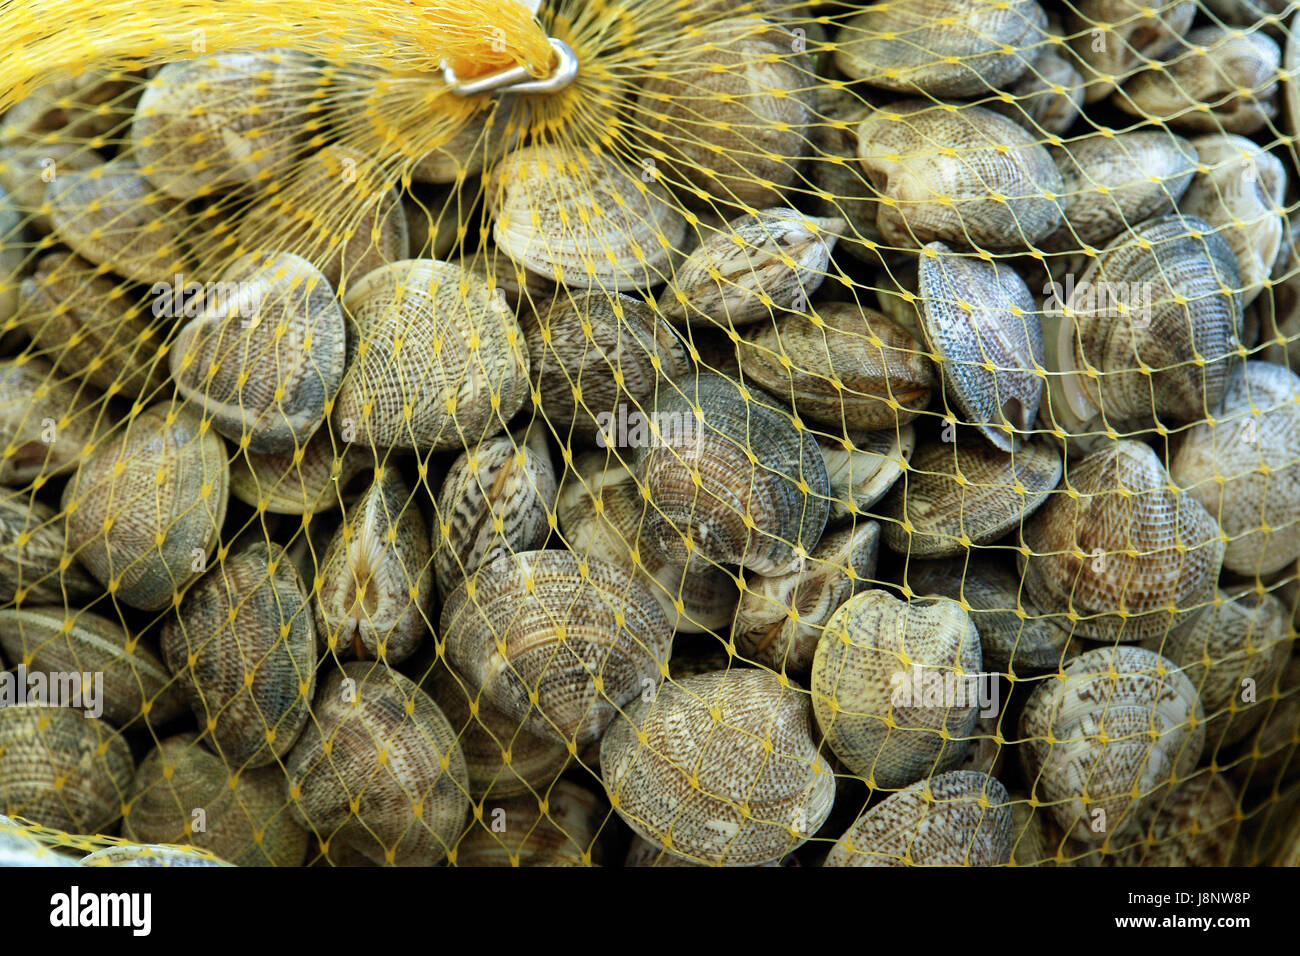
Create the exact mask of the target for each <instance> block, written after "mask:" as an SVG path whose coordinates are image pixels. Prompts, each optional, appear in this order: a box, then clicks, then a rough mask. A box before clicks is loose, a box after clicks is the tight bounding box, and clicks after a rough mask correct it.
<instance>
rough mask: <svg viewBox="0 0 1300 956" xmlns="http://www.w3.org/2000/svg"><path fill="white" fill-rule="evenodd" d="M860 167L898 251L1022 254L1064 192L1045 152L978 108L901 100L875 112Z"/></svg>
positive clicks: (1054, 217) (1041, 234)
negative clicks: (937, 246)
mask: <svg viewBox="0 0 1300 956" xmlns="http://www.w3.org/2000/svg"><path fill="white" fill-rule="evenodd" d="M858 158H859V159H860V160H861V161H862V165H863V167H864V168H865V169H866V172H867V176H868V177H869V178H870V179H871V183H872V185H873V186H874V187H875V188H876V190H877V191H878V192H879V193H880V194H881V196H882V197H883V201H882V203H881V206H880V212H879V215H878V217H877V225H878V227H879V228H880V232H881V233H882V235H884V237H885V239H886V240H888V241H889V242H890V243H892V244H894V245H901V246H903V247H905V248H908V247H910V248H916V247H918V246H923V245H925V244H926V243H928V242H934V241H935V240H940V241H943V242H947V243H952V244H955V245H963V246H975V247H978V248H980V249H987V250H993V251H996V250H1021V249H1025V248H1026V247H1033V246H1035V245H1037V244H1038V243H1039V242H1041V241H1042V240H1043V239H1044V238H1046V237H1047V236H1049V235H1050V234H1051V233H1052V232H1053V231H1054V230H1055V229H1056V228H1057V227H1058V226H1059V225H1060V224H1061V210H1060V207H1059V206H1058V205H1057V197H1058V196H1060V195H1061V193H1062V189H1063V184H1062V181H1061V174H1060V172H1059V171H1058V170H1057V168H1056V164H1055V163H1054V162H1052V156H1051V154H1050V153H1049V152H1048V151H1047V148H1046V147H1045V146H1044V145H1043V144H1042V143H1041V142H1040V141H1039V140H1038V139H1037V138H1036V137H1035V136H1033V135H1032V134H1030V133H1029V132H1028V131H1027V130H1026V129H1025V128H1024V127H1022V126H1020V125H1019V124H1018V123H1016V122H1015V121H1014V120H1010V119H1007V118H1006V117H1005V116H1002V115H1000V114H998V113H995V112H993V111H992V110H989V109H985V108H984V107H982V106H970V105H966V106H961V107H947V108H944V107H942V106H936V105H935V104H934V103H931V102H929V101H927V100H904V101H902V102H899V103H894V104H892V105H890V106H888V107H885V108H882V109H880V110H877V111H875V112H874V113H872V114H871V115H870V116H869V117H868V118H867V119H865V120H864V121H863V122H862V125H861V126H859V127H858Z"/></svg>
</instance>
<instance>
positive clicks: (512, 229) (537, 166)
mask: <svg viewBox="0 0 1300 956" xmlns="http://www.w3.org/2000/svg"><path fill="white" fill-rule="evenodd" d="M485 190H486V195H487V203H488V211H489V213H490V214H491V216H492V220H493V223H492V238H493V240H494V241H495V242H496V245H497V248H498V249H500V250H501V252H503V253H505V254H506V255H507V256H508V257H509V258H510V259H512V260H514V262H515V263H517V264H518V265H521V266H523V267H525V268H526V269H529V270H531V271H533V272H536V273H538V274H539V275H541V276H543V277H544V278H547V279H554V280H555V281H556V282H558V283H560V284H561V285H565V286H568V287H570V288H577V289H581V288H592V289H601V290H603V291H605V292H607V293H608V292H626V291H629V290H631V289H637V288H649V287H651V286H655V285H658V284H659V283H660V282H661V281H663V278H664V277H665V276H666V275H667V270H668V267H669V261H670V257H671V255H672V253H673V250H675V249H681V248H682V246H683V244H684V243H685V241H686V219H685V217H683V216H682V214H681V213H680V212H679V211H678V210H677V208H676V207H675V205H674V204H673V202H672V198H671V196H670V195H669V193H668V190H667V188H666V187H664V186H662V185H660V184H658V183H657V182H654V181H653V179H652V181H651V182H650V183H649V185H647V184H646V183H645V182H643V181H642V178H641V176H640V175H639V171H637V170H635V169H632V168H631V167H628V166H624V165H622V164H621V163H619V162H618V161H617V160H615V159H612V158H610V157H609V156H605V155H602V154H599V153H596V152H594V151H590V150H575V149H573V148H571V147H570V148H567V149H562V148H560V147H559V146H541V145H538V146H527V147H524V148H523V149H520V150H516V151H515V152H513V153H511V154H510V155H509V156H507V157H506V158H505V159H504V160H502V162H501V163H499V164H498V165H497V166H496V167H494V169H493V171H492V173H491V174H490V175H489V177H488V180H487V182H486V184H485Z"/></svg>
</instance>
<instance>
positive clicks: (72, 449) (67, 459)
mask: <svg viewBox="0 0 1300 956" xmlns="http://www.w3.org/2000/svg"><path fill="white" fill-rule="evenodd" d="M96 414H97V409H96V407H95V403H94V399H93V397H92V394H91V393H89V392H88V390H87V389H85V388H83V387H80V386H78V385H76V384H74V383H73V382H70V381H68V380H67V379H66V378H59V377H58V376H56V375H55V374H54V370H53V369H52V368H51V367H50V365H49V363H48V362H46V361H45V360H44V359H39V358H27V357H25V356H19V357H18V358H14V359H5V360H0V448H3V450H4V451H3V455H2V456H0V482H2V483H4V484H6V485H26V484H28V483H30V482H32V481H34V480H35V479H37V478H45V477H51V476H53V475H59V474H62V473H63V472H66V471H71V470H72V469H73V468H75V467H77V463H78V462H79V461H81V460H82V459H83V458H84V457H85V455H86V454H87V452H88V450H89V444H90V437H91V434H92V433H93V431H94V429H95V419H96Z"/></svg>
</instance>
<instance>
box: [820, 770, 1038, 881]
mask: <svg viewBox="0 0 1300 956" xmlns="http://www.w3.org/2000/svg"><path fill="white" fill-rule="evenodd" d="M1009 799H1010V798H1009V797H1008V796H1007V789H1006V787H1004V786H1003V785H1002V783H1001V782H1000V781H999V780H998V779H997V777H990V776H989V775H988V774H985V773H977V772H975V771H971V770H954V771H951V772H949V773H943V774H939V775H938V776H935V777H930V778H928V779H925V780H918V781H917V782H916V783H914V784H912V785H911V786H909V787H908V788H907V789H906V790H901V791H899V792H898V793H894V794H890V795H889V796H888V797H886V798H885V800H884V801H882V802H881V803H878V804H876V805H875V806H874V807H872V808H871V809H870V810H868V811H867V812H866V813H864V814H862V816H860V817H858V819H857V822H856V823H854V824H853V826H851V827H850V828H849V830H848V832H846V833H845V834H844V835H843V836H842V837H840V838H839V840H838V841H836V843H835V846H833V847H831V852H830V853H829V854H828V855H827V857H826V862H825V863H824V864H823V865H824V866H1002V865H1003V864H1005V863H1006V862H1007V861H1008V860H1009V859H1010V858H1011V850H1012V844H1013V842H1014V840H1015V830H1014V827H1013V822H1012V813H1011V808H1010V806H1008V805H1007V804H1008V800H1009Z"/></svg>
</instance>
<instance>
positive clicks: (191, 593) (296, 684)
mask: <svg viewBox="0 0 1300 956" xmlns="http://www.w3.org/2000/svg"><path fill="white" fill-rule="evenodd" d="M160 644H161V646H162V653H163V658H164V659H165V660H166V661H167V666H168V667H169V668H171V671H172V673H173V674H175V675H176V677H177V679H178V681H179V682H180V684H181V686H182V687H183V688H184V690H185V696H186V697H187V698H188V701H189V705H190V707H191V708H192V709H193V711H194V715H195V717H196V718H197V719H198V721H199V724H200V725H201V726H203V727H204V728H205V730H206V731H207V736H206V737H205V738H204V742H205V743H207V744H208V745H209V746H210V747H212V749H213V750H215V751H216V752H217V753H218V754H220V755H221V758H222V760H224V761H225V763H226V764H227V765H228V766H230V767H232V768H248V767H261V766H264V765H266V764H269V763H274V762H275V761H276V760H278V759H279V758H281V757H283V756H284V755H285V754H287V753H288V752H289V748H290V747H292V746H293V744H294V741H295V740H297V739H298V734H299V733H300V732H301V731H302V728H303V726H304V725H305V724H306V723H307V719H308V716H309V715H308V706H309V705H310V704H311V695H312V688H313V687H314V685H315V682H316V662H317V657H316V631H315V628H314V627H313V624H312V616H311V606H310V605H309V604H308V600H307V589H306V588H305V587H304V586H303V583H302V579H301V578H300V577H299V576H298V571H297V569H296V568H294V566H293V562H292V561H290V560H288V558H287V556H286V555H285V553H284V549H283V548H281V547H280V546H279V545H275V544H265V543H263V544H262V545H260V546H258V545H254V546H253V547H251V548H249V549H248V550H246V551H241V552H240V553H238V554H236V555H233V556H231V557H227V558H225V559H224V560H223V561H222V562H221V567H220V568H214V569H213V570H212V571H210V572H209V573H208V574H206V575H204V577H203V578H201V579H200V580H199V582H198V583H197V584H196V585H194V587H192V588H190V589H189V590H188V591H187V592H186V593H185V596H184V597H183V598H182V599H181V601H180V605H179V607H178V608H177V609H176V614H175V616H174V617H169V618H168V619H167V621H166V623H165V624H164V625H163V631H162V637H161V639H160ZM159 842H167V841H159ZM221 855H223V856H224V854H221Z"/></svg>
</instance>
